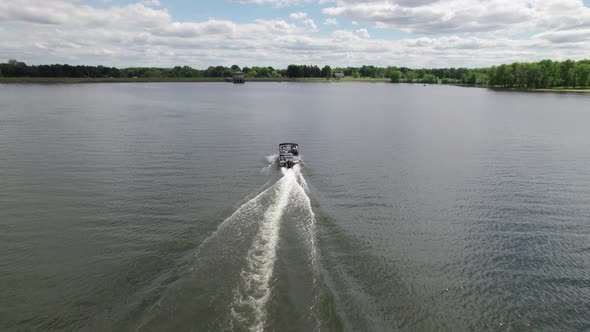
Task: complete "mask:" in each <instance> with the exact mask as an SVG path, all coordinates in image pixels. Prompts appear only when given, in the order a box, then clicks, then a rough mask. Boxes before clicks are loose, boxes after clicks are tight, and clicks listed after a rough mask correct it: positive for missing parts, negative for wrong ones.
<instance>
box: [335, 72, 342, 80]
mask: <svg viewBox="0 0 590 332" xmlns="http://www.w3.org/2000/svg"><path fill="white" fill-rule="evenodd" d="M334 78H335V79H337V80H339V79H342V78H344V73H334Z"/></svg>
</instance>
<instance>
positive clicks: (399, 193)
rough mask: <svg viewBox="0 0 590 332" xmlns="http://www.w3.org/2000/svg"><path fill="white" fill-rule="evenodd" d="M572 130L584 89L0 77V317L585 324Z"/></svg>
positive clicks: (433, 325)
mask: <svg viewBox="0 0 590 332" xmlns="http://www.w3.org/2000/svg"><path fill="white" fill-rule="evenodd" d="M589 125H590V95H588V94H558V93H522V92H508V91H493V90H486V89H476V88H459V87H451V86H434V85H429V86H422V85H407V84H399V85H394V84H372V83H359V84H356V83H340V84H323V83H316V84H302V83H246V84H244V85H233V84H226V83H154V84H148V83H145V84H123V83H122V84H82V85H59V84H55V85H0V330H63V331H72V330H92V331H107V330H116V331H134V330H141V331H164V330H168V331H208V330H210V331H220V330H236V331H242V330H252V331H257V330H268V331H312V330H327V331H340V330H358V331H369V330H370V331H390V330H397V329H401V330H450V331H456V330H556V331H565V330H588V329H590V126H589ZM283 141H294V142H297V143H299V144H300V149H301V152H302V155H303V159H304V162H305V164H304V166H303V167H301V168H299V169H294V170H289V171H281V170H278V169H277V168H276V166H275V165H273V164H272V160H273V154H275V153H276V150H277V144H278V143H280V142H283Z"/></svg>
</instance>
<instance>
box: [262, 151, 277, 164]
mask: <svg viewBox="0 0 590 332" xmlns="http://www.w3.org/2000/svg"><path fill="white" fill-rule="evenodd" d="M278 157H279V155H278V154H276V153H275V154H271V155H268V156H266V157H264V158H266V161H268V162H269V163H273V164H274V163H275V161H277V158H278Z"/></svg>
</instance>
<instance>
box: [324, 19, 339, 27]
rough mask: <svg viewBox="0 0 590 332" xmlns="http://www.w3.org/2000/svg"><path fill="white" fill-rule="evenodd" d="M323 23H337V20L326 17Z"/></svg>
mask: <svg viewBox="0 0 590 332" xmlns="http://www.w3.org/2000/svg"><path fill="white" fill-rule="evenodd" d="M324 25H338V20H336V19H335V18H327V19H326V20H324Z"/></svg>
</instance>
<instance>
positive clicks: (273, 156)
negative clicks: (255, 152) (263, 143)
mask: <svg viewBox="0 0 590 332" xmlns="http://www.w3.org/2000/svg"><path fill="white" fill-rule="evenodd" d="M278 157H279V155H278V154H271V155H268V156H266V157H264V158H265V159H266V161H267V162H268V165H266V166H264V167H263V168H262V169H261V170H260V171H261V172H262V173H268V172H269V171H270V169H271V168H272V167H273V166H276V164H277V158H278Z"/></svg>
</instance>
